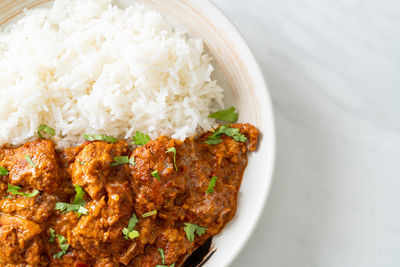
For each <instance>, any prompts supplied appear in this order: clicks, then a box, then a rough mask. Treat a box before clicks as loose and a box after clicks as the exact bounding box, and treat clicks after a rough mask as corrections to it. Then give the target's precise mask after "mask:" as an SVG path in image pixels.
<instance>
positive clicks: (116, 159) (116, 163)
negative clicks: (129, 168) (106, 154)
mask: <svg viewBox="0 0 400 267" xmlns="http://www.w3.org/2000/svg"><path fill="white" fill-rule="evenodd" d="M128 163H129V164H131V165H135V164H136V163H135V158H134V157H131V158H129V157H128V156H118V157H114V162H113V163H111V167H115V166H119V165H122V164H128Z"/></svg>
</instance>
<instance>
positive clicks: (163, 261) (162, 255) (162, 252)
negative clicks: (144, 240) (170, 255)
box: [158, 248, 165, 264]
mask: <svg viewBox="0 0 400 267" xmlns="http://www.w3.org/2000/svg"><path fill="white" fill-rule="evenodd" d="M158 252H159V253H160V255H161V262H162V264H165V255H164V250H163V249H162V248H159V249H158Z"/></svg>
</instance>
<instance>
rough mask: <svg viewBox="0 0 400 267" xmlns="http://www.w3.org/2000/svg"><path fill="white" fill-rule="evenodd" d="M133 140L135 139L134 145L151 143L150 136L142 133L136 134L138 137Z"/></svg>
mask: <svg viewBox="0 0 400 267" xmlns="http://www.w3.org/2000/svg"><path fill="white" fill-rule="evenodd" d="M132 139H133V142H132V145H138V146H142V145H145V144H147V143H148V142H149V141H150V136H148V135H147V134H144V133H141V132H136V135H135V136H133V137H132Z"/></svg>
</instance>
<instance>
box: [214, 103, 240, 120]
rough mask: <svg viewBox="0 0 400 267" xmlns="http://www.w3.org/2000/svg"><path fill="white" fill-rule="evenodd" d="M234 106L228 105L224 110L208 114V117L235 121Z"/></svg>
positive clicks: (236, 118)
mask: <svg viewBox="0 0 400 267" xmlns="http://www.w3.org/2000/svg"><path fill="white" fill-rule="evenodd" d="M235 110H236V108H234V107H230V108H228V109H226V110H219V111H217V112H214V113H211V114H210V115H208V117H209V118H213V119H217V120H221V121H227V122H236V121H237V120H238V113H237V112H235Z"/></svg>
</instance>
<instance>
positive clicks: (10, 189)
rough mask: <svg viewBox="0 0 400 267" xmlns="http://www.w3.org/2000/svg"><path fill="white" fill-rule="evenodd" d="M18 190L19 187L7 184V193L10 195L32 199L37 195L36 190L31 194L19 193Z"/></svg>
mask: <svg viewBox="0 0 400 267" xmlns="http://www.w3.org/2000/svg"><path fill="white" fill-rule="evenodd" d="M20 189H21V187H19V186H15V185H10V184H8V187H7V193H10V194H11V195H21V196H24V197H34V196H36V195H37V194H39V191H38V190H36V189H35V190H33V191H32V193H24V192H19V190H20Z"/></svg>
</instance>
